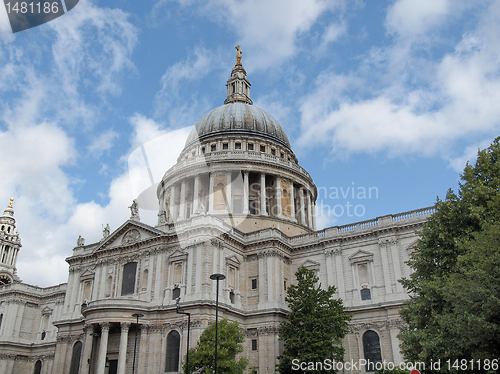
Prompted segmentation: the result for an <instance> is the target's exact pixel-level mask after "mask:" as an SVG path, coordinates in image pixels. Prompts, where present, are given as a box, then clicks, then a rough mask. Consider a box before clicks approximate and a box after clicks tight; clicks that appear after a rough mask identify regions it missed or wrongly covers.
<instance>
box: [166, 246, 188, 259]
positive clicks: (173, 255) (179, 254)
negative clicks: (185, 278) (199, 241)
mask: <svg viewBox="0 0 500 374" xmlns="http://www.w3.org/2000/svg"><path fill="white" fill-rule="evenodd" d="M186 258H187V253H186V252H182V251H180V250H178V249H177V250H175V251H173V252H172V253H171V254H170V256H168V260H169V261H170V262H173V261H178V260H184V259H186Z"/></svg>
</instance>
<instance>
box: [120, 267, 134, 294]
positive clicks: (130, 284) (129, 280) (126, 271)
mask: <svg viewBox="0 0 500 374" xmlns="http://www.w3.org/2000/svg"><path fill="white" fill-rule="evenodd" d="M136 271H137V262H129V263H128V264H126V265H125V266H124V267H123V282H122V296H124V295H132V294H134V292H135V273H136Z"/></svg>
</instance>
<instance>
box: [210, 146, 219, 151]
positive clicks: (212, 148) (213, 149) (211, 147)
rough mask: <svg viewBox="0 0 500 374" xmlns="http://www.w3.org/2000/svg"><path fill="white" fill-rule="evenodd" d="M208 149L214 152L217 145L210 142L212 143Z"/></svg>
mask: <svg viewBox="0 0 500 374" xmlns="http://www.w3.org/2000/svg"><path fill="white" fill-rule="evenodd" d="M210 150H211V151H212V152H215V151H216V150H217V145H216V144H212V145H211V146H210Z"/></svg>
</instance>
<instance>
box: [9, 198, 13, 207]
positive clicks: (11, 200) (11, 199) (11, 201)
mask: <svg viewBox="0 0 500 374" xmlns="http://www.w3.org/2000/svg"><path fill="white" fill-rule="evenodd" d="M13 202H14V198H13V197H11V198H10V203H9V208H12V203H13Z"/></svg>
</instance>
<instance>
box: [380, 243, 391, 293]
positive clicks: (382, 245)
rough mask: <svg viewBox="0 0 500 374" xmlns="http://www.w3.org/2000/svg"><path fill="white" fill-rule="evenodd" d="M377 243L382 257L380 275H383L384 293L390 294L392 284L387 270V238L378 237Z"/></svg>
mask: <svg viewBox="0 0 500 374" xmlns="http://www.w3.org/2000/svg"><path fill="white" fill-rule="evenodd" d="M378 244H379V247H380V256H381V257H382V269H383V273H382V275H383V276H384V286H385V293H386V294H391V293H392V286H391V278H390V277H391V273H390V272H389V259H388V257H387V240H383V239H380V240H379V242H378Z"/></svg>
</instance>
